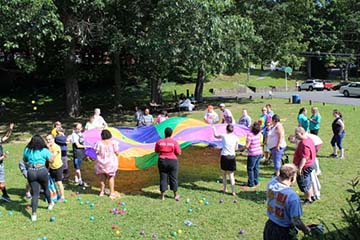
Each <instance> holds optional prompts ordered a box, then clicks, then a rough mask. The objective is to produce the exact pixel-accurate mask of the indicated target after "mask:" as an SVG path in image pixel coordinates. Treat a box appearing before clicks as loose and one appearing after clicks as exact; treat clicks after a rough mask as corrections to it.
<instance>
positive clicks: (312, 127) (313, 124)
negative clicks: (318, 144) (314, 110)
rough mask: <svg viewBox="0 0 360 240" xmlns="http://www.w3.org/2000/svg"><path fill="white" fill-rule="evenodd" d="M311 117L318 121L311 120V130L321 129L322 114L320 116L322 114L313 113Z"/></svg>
mask: <svg viewBox="0 0 360 240" xmlns="http://www.w3.org/2000/svg"><path fill="white" fill-rule="evenodd" d="M310 119H312V120H315V121H316V123H314V122H312V121H310V125H309V128H310V130H317V129H320V121H321V116H320V114H316V115H312V116H311V117H310Z"/></svg>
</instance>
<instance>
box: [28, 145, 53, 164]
mask: <svg viewBox="0 0 360 240" xmlns="http://www.w3.org/2000/svg"><path fill="white" fill-rule="evenodd" d="M50 158H51V153H50V151H49V149H47V148H43V149H39V150H30V149H28V148H25V150H24V154H23V159H24V160H25V162H26V163H28V164H30V165H35V164H43V165H45V163H46V161H48V160H49V159H50Z"/></svg>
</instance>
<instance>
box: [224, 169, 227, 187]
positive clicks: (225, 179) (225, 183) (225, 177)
mask: <svg viewBox="0 0 360 240" xmlns="http://www.w3.org/2000/svg"><path fill="white" fill-rule="evenodd" d="M226 173H227V171H223V192H227V189H226V182H227V180H226Z"/></svg>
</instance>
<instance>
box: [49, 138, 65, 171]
mask: <svg viewBox="0 0 360 240" xmlns="http://www.w3.org/2000/svg"><path fill="white" fill-rule="evenodd" d="M49 150H50V152H51V154H52V156H54V155H56V154H57V155H56V157H55V158H54V161H53V162H52V163H51V162H49V166H50V168H51V169H58V168H59V167H61V166H62V165H63V162H62V160H61V148H60V146H59V145H57V144H53V145H52V146H51V147H50V148H49Z"/></svg>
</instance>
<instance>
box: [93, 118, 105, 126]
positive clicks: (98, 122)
mask: <svg viewBox="0 0 360 240" xmlns="http://www.w3.org/2000/svg"><path fill="white" fill-rule="evenodd" d="M93 124H94V125H95V127H96V128H104V127H105V126H106V125H107V124H106V122H105V120H104V118H103V117H102V116H100V115H94V122H93Z"/></svg>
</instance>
